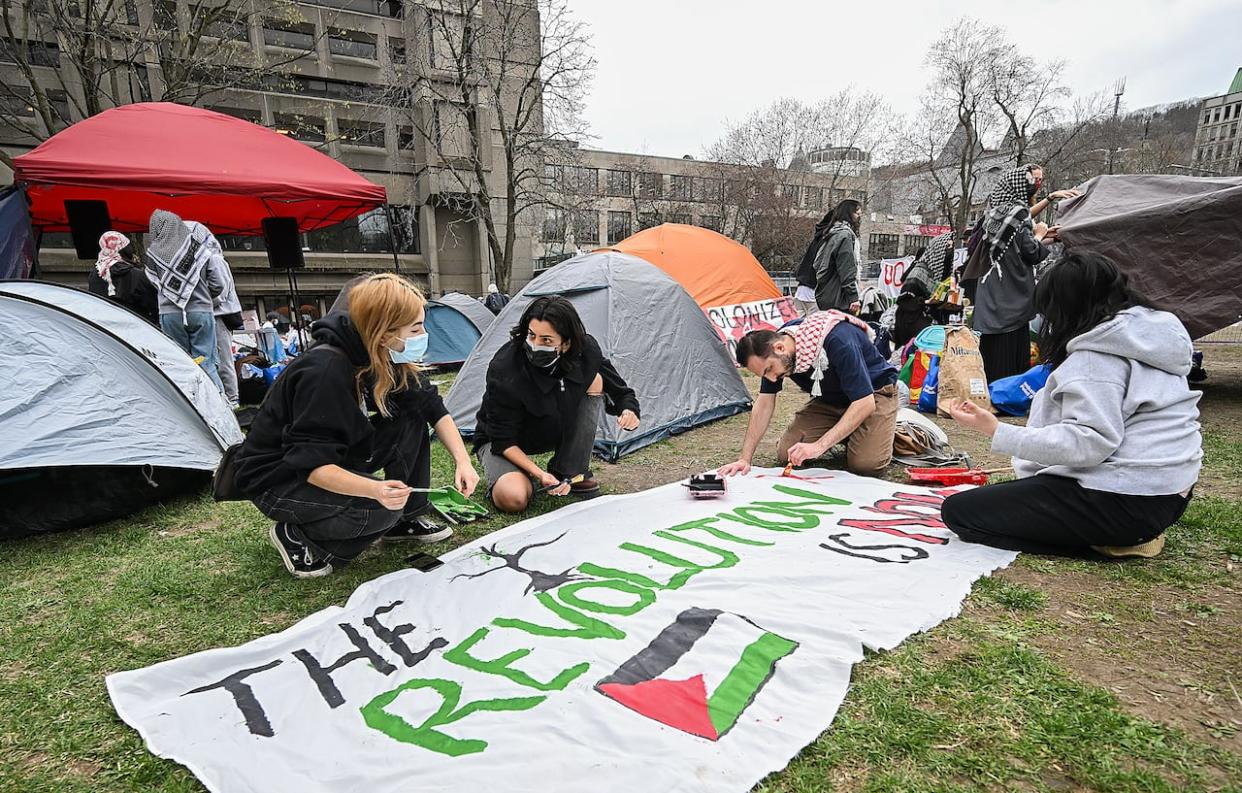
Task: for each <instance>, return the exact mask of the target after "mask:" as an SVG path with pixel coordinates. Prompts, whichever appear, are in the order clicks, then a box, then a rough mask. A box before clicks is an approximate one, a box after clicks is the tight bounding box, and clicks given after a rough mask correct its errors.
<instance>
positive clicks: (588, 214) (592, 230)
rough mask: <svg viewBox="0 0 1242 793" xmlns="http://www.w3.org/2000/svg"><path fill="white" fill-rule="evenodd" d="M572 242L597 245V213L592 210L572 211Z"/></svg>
mask: <svg viewBox="0 0 1242 793" xmlns="http://www.w3.org/2000/svg"><path fill="white" fill-rule="evenodd" d="M574 242H576V243H577V244H579V245H581V244H582V243H584V242H585V243H590V244H591V245H598V244H599V213H598V212H596V211H595V210H593V209H578V210H575V211H574Z"/></svg>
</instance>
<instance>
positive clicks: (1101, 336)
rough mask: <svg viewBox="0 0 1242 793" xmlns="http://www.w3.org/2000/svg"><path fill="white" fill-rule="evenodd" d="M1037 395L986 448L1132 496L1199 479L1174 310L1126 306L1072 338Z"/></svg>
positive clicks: (1192, 403)
mask: <svg viewBox="0 0 1242 793" xmlns="http://www.w3.org/2000/svg"><path fill="white" fill-rule="evenodd" d="M1067 349H1068V352H1069V357H1067V358H1066V359H1065V362H1064V363H1062V364H1061V365H1060V366H1058V367H1057V368H1056V370H1055V371H1054V372H1053V373H1052V375H1051V377H1049V378H1048V384H1047V385H1046V386H1045V387H1044V389H1043V390H1042V391H1040V392H1039V393H1038V394H1037V395H1036V396H1035V401H1034V402H1033V404H1032V405H1031V417H1030V420H1029V421H1028V422H1027V426H1025V427H1014V426H1011V425H1008V424H1001V425H1000V426H999V427H998V428H997V430H996V435H995V436H993V438H992V450H993V451H994V452H996V453H998V454H1009V455H1013V458H1014V459H1013V464H1014V471H1015V472H1016V473H1017V474H1018V476H1019V477H1021V478H1024V477H1028V476H1034V475H1036V474H1052V475H1055V476H1066V477H1070V478H1072V479H1077V480H1078V482H1079V484H1081V485H1082V486H1083V487H1086V488H1090V489H1092V490H1103V491H1106V492H1110V493H1123V494H1127V495H1136V496H1167V495H1172V494H1174V493H1183V492H1185V491H1186V490H1188V489H1189V488H1190V487H1191V486H1193V485H1194V484H1195V482H1197V481H1198V480H1199V469H1200V467H1201V465H1202V460H1203V437H1202V436H1201V435H1200V434H1199V408H1198V403H1199V398H1200V397H1201V396H1202V394H1201V393H1199V392H1198V391H1191V390H1190V387H1189V386H1188V385H1187V382H1186V375H1187V374H1188V373H1189V372H1190V359H1191V354H1192V353H1193V352H1194V347H1193V345H1192V344H1191V341H1190V335H1189V334H1188V333H1187V332H1186V329H1185V328H1184V327H1183V326H1182V323H1181V322H1180V321H1179V320H1178V319H1177V317H1175V316H1173V315H1172V314H1169V313H1166V312H1164V311H1153V310H1152V309H1148V308H1129V309H1126V310H1125V311H1122V312H1120V313H1119V314H1117V316H1116V317H1114V318H1112V319H1111V320H1109V321H1107V322H1104V323H1101V324H1100V325H1098V326H1096V327H1094V328H1092V329H1091V330H1089V331H1087V332H1086V333H1084V334H1082V335H1081V336H1078V337H1076V338H1074V339H1073V340H1072V341H1070V343H1069V345H1068V348H1067Z"/></svg>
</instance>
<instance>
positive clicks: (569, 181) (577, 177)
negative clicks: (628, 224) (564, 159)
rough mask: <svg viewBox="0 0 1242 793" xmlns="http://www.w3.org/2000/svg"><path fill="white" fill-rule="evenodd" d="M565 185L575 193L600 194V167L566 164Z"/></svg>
mask: <svg viewBox="0 0 1242 793" xmlns="http://www.w3.org/2000/svg"><path fill="white" fill-rule="evenodd" d="M564 187H565V190H566V191H567V192H570V193H573V194H575V195H599V169H598V168H583V167H579V166H574V165H567V166H565V173H564ZM596 236H597V237H598V232H597V234H596Z"/></svg>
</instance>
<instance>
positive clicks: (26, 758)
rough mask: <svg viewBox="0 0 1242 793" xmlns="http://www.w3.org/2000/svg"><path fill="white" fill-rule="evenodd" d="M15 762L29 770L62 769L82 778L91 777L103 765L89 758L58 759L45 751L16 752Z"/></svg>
mask: <svg viewBox="0 0 1242 793" xmlns="http://www.w3.org/2000/svg"><path fill="white" fill-rule="evenodd" d="M17 762H18V765H19V766H21V767H22V768H26V769H29V770H31V771H36V770H37V771H55V770H63V771H66V772H68V773H69V774H70V775H71V776H76V777H80V778H82V779H91V778H92V777H94V776H95V775H96V774H98V773H99V772H100V771H102V770H103V766H101V765H99V764H98V763H94V762H91V761H90V760H82V759H80V758H68V759H58V758H56V757H53V756H52V755H50V754H47V753H46V752H19V753H18V754H17Z"/></svg>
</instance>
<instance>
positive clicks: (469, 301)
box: [436, 292, 496, 333]
mask: <svg viewBox="0 0 1242 793" xmlns="http://www.w3.org/2000/svg"><path fill="white" fill-rule="evenodd" d="M436 302H437V303H443V304H444V305H446V306H452V307H453V308H455V309H457V310H458V311H460V312H461V313H463V314H465V315H466V318H467V319H469V320H470V321H471V322H473V323H474V326H475V327H476V328H478V329H479V333H487V329H488V328H490V327H491V326H492V323H493V322H495V321H496V315H495V314H493V313H492V312H491V311H489V310H488V309H487V307H486V306H484V305H483V304H482V303H480V302H479V301H477V300H475V299H474V298H473V297H471V296H470V295H463V294H462V293H461V292H448V293H447V294H444V295H441V296H440V297H437V298H436Z"/></svg>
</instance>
